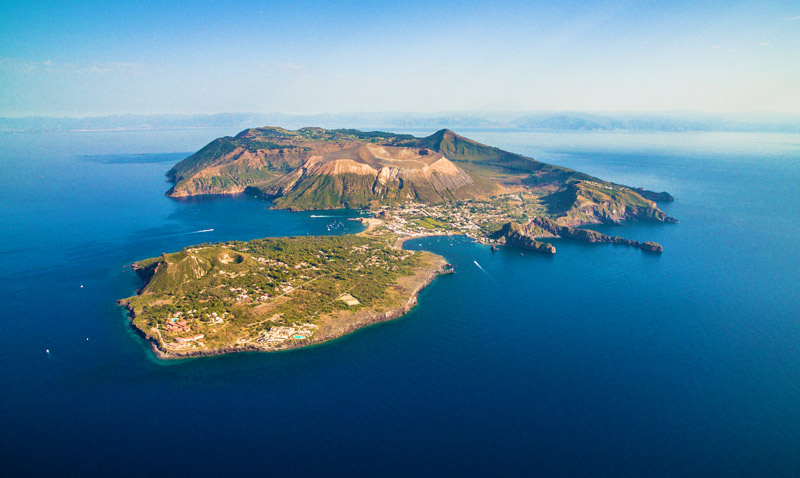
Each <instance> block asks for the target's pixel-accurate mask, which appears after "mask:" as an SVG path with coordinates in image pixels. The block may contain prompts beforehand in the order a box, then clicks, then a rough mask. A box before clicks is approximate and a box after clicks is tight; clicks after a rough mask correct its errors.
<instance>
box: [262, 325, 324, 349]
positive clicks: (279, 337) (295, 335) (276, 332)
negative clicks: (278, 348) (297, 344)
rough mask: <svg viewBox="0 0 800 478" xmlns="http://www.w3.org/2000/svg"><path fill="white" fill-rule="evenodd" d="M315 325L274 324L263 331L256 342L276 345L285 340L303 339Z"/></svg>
mask: <svg viewBox="0 0 800 478" xmlns="http://www.w3.org/2000/svg"><path fill="white" fill-rule="evenodd" d="M316 328H317V326H316V325H314V324H302V325H299V326H276V327H271V328H270V329H269V330H267V331H265V332H264V335H262V336H261V337H259V338H258V340H257V342H258V343H261V344H266V345H278V344H281V343H283V342H286V341H287V340H305V339H307V338H309V337H310V336H311V335H312V334H313V333H314V329H316Z"/></svg>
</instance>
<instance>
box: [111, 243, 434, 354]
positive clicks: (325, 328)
mask: <svg viewBox="0 0 800 478" xmlns="http://www.w3.org/2000/svg"><path fill="white" fill-rule="evenodd" d="M420 252H421V253H422V254H424V255H425V258H426V264H425V265H423V266H421V267H420V268H419V269H418V270H417V271H416V273H415V274H414V275H412V276H408V277H402V278H400V279H398V281H397V282H396V283H395V284H393V286H392V287H400V288H402V289H403V291H402V293H403V297H406V298H405V299H404V300H403V301H402V303H400V304H397V305H394V306H391V307H389V308H388V309H387V310H384V311H379V310H374V309H367V310H359V311H355V312H349V311H340V312H338V313H336V314H331V315H326V316H322V317H320V319H319V328H318V332H317V333H316V334H314V335H313V336H312V337H311V338H308V339H303V340H296V341H290V342H285V343H282V344H280V345H278V346H272V347H267V346H258V345H253V344H240V345H236V346H226V347H222V348H217V349H214V350H196V351H189V352H185V353H172V352H166V351H164V350H162V349H161V348H160V347H159V344H158V343H156V341H155V340H154V339H152V338H149V337H148V336H147V334H146V333H145V332H144V331H143V330H141V329H140V328H138V327H136V326H135V325H134V323H133V319H134V317H135V313H134V311H133V308H132V307H130V306H129V305H128V304H127V303H125V302H124V301H123V300H120V301H118V302H117V303H118V304H119V305H120V306H123V307H125V308H126V309H127V310H128V325H129V326H130V327H131V328H132V329H133V330H134V332H135V333H136V334H137V335H139V336H140V337H142V338H143V339H144V340H146V341H147V342H149V344H150V348H151V349H152V351H153V353H154V354H155V356H156V357H157V358H159V359H163V360H179V359H186V358H195V357H210V356H214V355H226V354H230V353H239V352H279V351H288V350H293V349H299V348H304V347H309V346H312V345H319V344H323V343H325V342H328V341H330V340H334V339H337V338H340V337H343V336H345V335H348V334H350V333H353V332H355V331H356V330H359V329H362V328H364V327H368V326H370V325H373V324H377V323H380V322H387V321H390V320H394V319H397V318H400V317H402V316H404V315H405V314H406V313H408V312H409V311H410V310H411V309H412V308H414V306H415V305H416V304H417V297H418V296H419V293H420V292H421V291H422V290H423V289H424V288H425V287H427V286H428V285H430V284H431V283H432V282H433V281H434V279H436V277H438V276H439V275H441V274H445V273H448V272H447V265H448V263H447V261H446V260H445V258H444V257H442V256H439V255H436V254H433V253H430V252H427V251H420Z"/></svg>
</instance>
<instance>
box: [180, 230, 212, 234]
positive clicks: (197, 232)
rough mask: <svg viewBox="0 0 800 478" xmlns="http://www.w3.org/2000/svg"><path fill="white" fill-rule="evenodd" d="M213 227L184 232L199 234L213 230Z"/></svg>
mask: <svg viewBox="0 0 800 478" xmlns="http://www.w3.org/2000/svg"><path fill="white" fill-rule="evenodd" d="M213 231H214V230H213V229H202V230H200V231H192V232H187V233H186V234H200V233H201V232H213Z"/></svg>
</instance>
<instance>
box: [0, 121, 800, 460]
mask: <svg viewBox="0 0 800 478" xmlns="http://www.w3.org/2000/svg"><path fill="white" fill-rule="evenodd" d="M235 133H237V131H227V130H193V131H154V132H108V133H53V134H49V133H40V134H19V135H9V134H6V135H2V136H0V464H2V465H1V466H2V470H3V474H4V475H5V476H42V475H50V476H74V475H81V476H86V475H100V476H186V475H195V476H205V475H212V474H213V475H236V474H244V473H250V474H254V475H257V476H283V475H289V474H291V475H307V476H308V475H311V476H321V475H324V476H340V475H341V476H417V475H427V476H430V475H467V476H471V475H491V476H508V475H516V476H520V475H522V476H530V475H544V476H576V475H578V476H586V475H589V476H692V475H700V476H754V475H755V476H798V475H800V292H799V291H800V268H799V265H800V248H798V239H799V238H800V200H799V199H798V197H800V196H799V195H798V185H800V136H798V135H779V134H741V133H740V134H727V133H702V134H690V133H674V134H644V133H639V134H634V133H575V134H554V133H553V134H550V133H498V132H480V131H478V132H469V133H467V136H470V137H473V138H475V139H478V140H480V141H482V142H485V143H488V144H492V145H496V146H500V147H502V148H505V149H509V150H512V151H515V152H520V153H524V154H528V155H532V156H534V157H536V158H538V159H542V160H545V161H549V162H554V163H556V164H561V165H564V166H568V167H572V168H575V169H578V170H581V171H585V172H588V173H591V174H594V175H597V176H599V177H602V178H604V179H608V180H613V181H616V182H620V183H625V184H631V185H636V186H643V187H646V188H648V189H654V190H658V191H661V190H666V191H669V192H670V193H672V194H673V195H674V196H675V197H676V198H677V200H676V201H675V202H674V203H670V204H663V205H662V207H663V209H664V210H665V211H666V212H667V213H668V214H669V215H671V216H674V217H676V218H678V219H679V220H680V223H679V224H652V223H637V224H629V225H624V226H602V227H598V228H597V229H599V230H602V231H603V232H606V233H612V234H617V235H622V236H624V237H628V238H631V239H637V240H652V241H657V242H659V243H661V244H662V245H663V246H664V253H663V254H661V255H653V254H647V253H644V252H642V251H640V250H637V249H633V248H627V247H623V246H615V245H589V244H584V243H578V242H570V241H567V240H555V241H554V242H555V245H556V247H557V249H558V253H557V254H556V255H555V256H552V257H550V256H545V255H537V254H533V253H529V252H525V251H520V250H515V249H508V248H506V249H501V250H500V251H498V252H495V253H492V252H491V251H490V250H489V249H488V248H487V247H486V246H483V245H479V244H475V243H473V242H471V241H470V240H468V239H466V238H464V237H453V238H426V239H420V240H414V241H410V242H408V243H407V247H409V248H413V249H424V250H429V251H433V252H435V253H438V254H442V255H443V256H445V257H446V258H447V260H448V261H450V262H452V263H453V264H454V265H455V267H456V273H455V274H452V275H448V276H442V277H439V278H437V279H436V280H435V281H434V282H433V284H431V285H430V286H429V287H428V288H427V289H425V290H424V291H423V292H422V294H421V295H420V297H419V305H418V306H417V307H416V308H415V309H413V311H412V312H410V313H409V314H407V315H406V316H404V317H403V318H401V319H398V320H395V321H392V322H388V323H383V324H379V325H375V326H372V327H368V328H366V329H362V330H359V331H357V332H356V333H353V334H351V335H349V336H346V337H343V338H341V339H338V340H335V341H332V342H329V343H326V344H323V345H319V346H315V347H311V348H307V349H302V350H295V351H290V352H281V353H271V354H264V353H247V354H234V355H228V356H220V357H211V358H200V359H189V360H180V361H161V360H158V359H156V358H155V357H154V356H153V354H152V352H151V351H150V350H149V348H148V346H147V344H146V343H144V342H143V340H142V339H140V338H139V337H138V336H137V335H135V334H134V333H133V332H132V331H131V329H130V327H129V326H128V323H127V318H126V315H125V313H124V311H123V310H122V309H121V308H119V307H118V306H117V305H116V304H115V301H116V300H117V299H119V298H123V297H127V296H130V295H132V294H134V293H135V290H136V288H137V287H139V286H140V285H141V284H140V282H139V279H138V278H137V277H136V276H135V274H134V273H133V272H132V271H131V269H130V267H129V264H130V263H131V262H133V261H135V260H137V259H142V258H146V257H151V256H154V255H158V254H160V253H162V252H166V251H174V250H178V249H180V248H182V247H184V246H187V245H190V244H196V243H200V242H211V241H223V240H232V239H241V240H247V239H252V238H259V237H265V236H283V235H305V234H339V233H353V232H358V231H359V230H360V229H361V227H362V226H361V225H360V223H358V222H355V221H348V220H347V218H349V217H355V216H358V212H355V211H339V212H335V213H324V214H323V213H313V212H308V213H290V212H285V211H275V210H271V209H269V203H268V202H265V201H262V200H258V199H255V198H252V197H246V196H239V197H233V198H231V197H220V198H209V197H207V198H201V199H195V200H187V201H176V200H172V199H169V198H167V197H165V196H164V192H165V191H166V189H167V188H168V187H169V184H167V183H166V182H165V177H164V173H165V172H166V170H167V169H169V168H170V167H171V166H172V164H174V163H175V162H177V161H179V160H180V159H182V158H183V157H185V156H186V155H187V154H189V153H190V152H191V151H194V150H197V149H199V148H200V147H202V146H203V145H204V144H206V143H207V142H209V141H210V140H212V139H213V138H215V137H217V136H221V135H226V134H227V135H230V134H235ZM414 133H417V134H425V133H430V132H424V131H419V132H414ZM319 215H323V216H335V217H314V216H319ZM478 266H480V267H478ZM46 350H49V352H46Z"/></svg>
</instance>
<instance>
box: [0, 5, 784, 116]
mask: <svg viewBox="0 0 800 478" xmlns="http://www.w3.org/2000/svg"><path fill="white" fill-rule="evenodd" d="M554 3H555V2H535V1H526V2H516V1H507V2H485V1H483V2H416V1H411V2H402V1H393V2H358V1H344V2H330V1H326V2H255V1H235V0H233V1H225V2H222V1H216V2H215V1H202V0H199V1H194V2H185V3H177V2H150V1H137V2H126V1H115V2H108V1H104V2H94V1H80V0H75V1H72V2H36V1H25V2H16V1H8V0H6V1H5V2H2V5H0V116H20V115H42V114H43V115H67V116H87V115H100V114H125V113H137V114H154V113H218V112H233V111H247V112H263V113H267V112H284V113H295V114H309V113H324V112H329V113H338V112H355V111H419V112H428V111H459V110H471V111H483V110H486V111H488V110H505V111H515V110H520V111H522V110H584V111H614V110H616V111H619V110H625V111H673V110H698V111H710V112H742V111H776V112H785V113H795V114H797V113H800V3H796V2H757V1H747V2H679V1H678V2H632V1H631V2H620V1H617V2H559V3H558V4H557V5H555V4H554Z"/></svg>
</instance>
